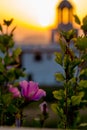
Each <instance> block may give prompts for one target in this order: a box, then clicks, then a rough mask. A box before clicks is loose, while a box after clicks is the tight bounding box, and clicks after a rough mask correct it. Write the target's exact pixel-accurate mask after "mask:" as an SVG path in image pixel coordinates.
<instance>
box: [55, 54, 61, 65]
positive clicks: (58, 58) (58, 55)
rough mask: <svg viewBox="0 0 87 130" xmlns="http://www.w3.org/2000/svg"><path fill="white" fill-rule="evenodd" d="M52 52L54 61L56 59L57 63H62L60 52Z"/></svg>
mask: <svg viewBox="0 0 87 130" xmlns="http://www.w3.org/2000/svg"><path fill="white" fill-rule="evenodd" d="M54 54H55V56H56V58H55V61H56V62H57V63H58V64H60V65H62V54H61V53H58V52H55V53H54Z"/></svg>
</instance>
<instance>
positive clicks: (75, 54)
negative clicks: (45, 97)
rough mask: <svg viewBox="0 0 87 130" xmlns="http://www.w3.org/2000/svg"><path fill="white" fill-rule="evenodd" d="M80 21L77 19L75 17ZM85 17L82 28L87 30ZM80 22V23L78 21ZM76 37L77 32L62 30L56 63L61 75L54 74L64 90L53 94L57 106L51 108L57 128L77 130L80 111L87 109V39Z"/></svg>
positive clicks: (53, 105)
mask: <svg viewBox="0 0 87 130" xmlns="http://www.w3.org/2000/svg"><path fill="white" fill-rule="evenodd" d="M76 18H77V17H76ZM86 19H87V17H85V19H84V22H85V25H84V23H83V25H82V26H81V27H82V28H83V27H84V26H86V27H87V22H86ZM76 21H77V20H76ZM84 33H85V35H84V36H81V37H77V38H74V36H76V35H75V31H74V30H69V31H67V32H65V31H61V33H60V35H61V37H60V41H59V45H60V48H61V52H56V53H55V55H56V58H55V61H56V62H57V63H58V64H59V65H60V66H61V68H62V72H61V73H60V72H58V73H56V74H55V77H56V80H57V81H59V82H61V84H62V88H61V89H59V90H58V91H56V90H55V91H53V95H54V98H55V99H56V103H54V104H52V109H53V110H54V111H55V112H56V113H57V114H58V128H64V129H66V128H77V127H78V126H79V124H80V123H81V122H80V115H79V114H80V113H79V110H80V109H83V108H84V107H86V106H87V99H86V98H85V91H84V89H85V88H87V80H86V79H87V68H86V66H87V37H86V29H85V30H84Z"/></svg>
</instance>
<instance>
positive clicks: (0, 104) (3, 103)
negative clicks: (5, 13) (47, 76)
mask: <svg viewBox="0 0 87 130" xmlns="http://www.w3.org/2000/svg"><path fill="white" fill-rule="evenodd" d="M12 22H13V19H11V20H3V24H0V125H11V124H12V123H13V120H14V114H13V113H15V112H16V111H17V109H18V108H17V107H16V106H15V105H14V104H12V100H13V98H12V95H11V94H10V93H9V90H8V85H9V84H13V85H14V86H16V87H17V86H18V81H19V79H20V77H24V76H25V74H24V70H23V69H22V68H20V55H21V53H22V50H21V49H20V48H15V47H14V45H15V42H14V38H13V32H14V30H15V28H16V27H13V28H12V29H11V30H10V26H11V24H12ZM9 120H10V122H9ZM9 123H10V124H9Z"/></svg>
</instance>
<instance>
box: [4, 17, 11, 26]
mask: <svg viewBox="0 0 87 130" xmlns="http://www.w3.org/2000/svg"><path fill="white" fill-rule="evenodd" d="M12 21H13V18H12V19H11V20H5V19H4V20H3V22H4V25H6V26H10V25H11V23H12Z"/></svg>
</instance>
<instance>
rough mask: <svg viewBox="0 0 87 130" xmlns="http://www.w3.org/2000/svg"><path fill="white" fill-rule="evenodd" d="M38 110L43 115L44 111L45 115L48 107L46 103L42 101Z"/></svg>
mask: <svg viewBox="0 0 87 130" xmlns="http://www.w3.org/2000/svg"><path fill="white" fill-rule="evenodd" d="M40 109H41V112H42V113H43V112H44V111H45V113H47V112H48V105H47V102H46V101H44V102H42V103H41V104H40Z"/></svg>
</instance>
